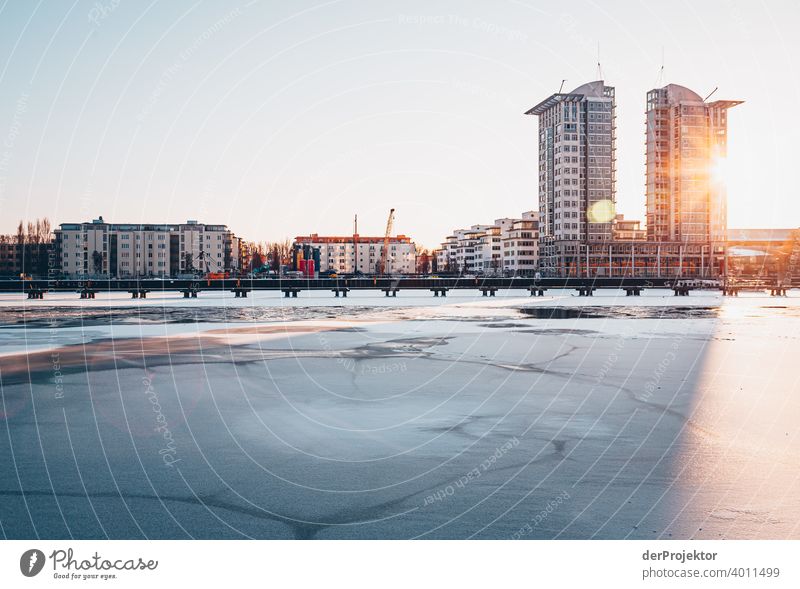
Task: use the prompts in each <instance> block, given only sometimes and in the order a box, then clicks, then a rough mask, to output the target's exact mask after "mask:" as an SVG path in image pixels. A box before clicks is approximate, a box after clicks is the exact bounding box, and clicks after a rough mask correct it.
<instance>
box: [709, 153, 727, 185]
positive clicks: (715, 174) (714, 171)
mask: <svg viewBox="0 0 800 589" xmlns="http://www.w3.org/2000/svg"><path fill="white" fill-rule="evenodd" d="M730 174H731V170H730V166H729V165H728V158H725V157H722V156H718V157H715V158H713V159H712V160H711V181H712V182H714V183H715V184H722V185H725V186H727V184H728V180H729V178H730Z"/></svg>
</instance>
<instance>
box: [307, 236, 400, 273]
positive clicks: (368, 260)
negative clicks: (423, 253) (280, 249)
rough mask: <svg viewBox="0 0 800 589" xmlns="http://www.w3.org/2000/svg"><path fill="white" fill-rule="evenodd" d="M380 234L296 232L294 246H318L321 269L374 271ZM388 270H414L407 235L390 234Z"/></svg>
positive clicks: (327, 270)
mask: <svg viewBox="0 0 800 589" xmlns="http://www.w3.org/2000/svg"><path fill="white" fill-rule="evenodd" d="M383 241H384V238H383V237H364V236H362V235H358V234H354V235H351V236H347V237H330V236H321V235H317V234H316V233H312V234H311V235H306V236H298V237H296V238H295V240H294V245H295V248H296V247H298V246H301V247H302V246H308V247H310V248H311V249H319V253H320V261H319V268H318V270H319V271H320V272H337V273H342V274H356V273H362V274H374V273H375V272H377V271H378V267H379V265H380V261H381V253H382V252H383ZM386 265H387V268H386V273H387V274H413V273H414V272H415V270H416V249H415V245H414V242H413V241H411V238H410V237H407V236H405V235H398V236H396V237H390V238H389V252H388V256H387V262H386Z"/></svg>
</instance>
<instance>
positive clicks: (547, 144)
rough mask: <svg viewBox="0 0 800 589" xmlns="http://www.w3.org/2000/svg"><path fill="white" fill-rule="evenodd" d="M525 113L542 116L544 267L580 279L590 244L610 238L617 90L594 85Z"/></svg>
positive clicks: (600, 83)
mask: <svg viewBox="0 0 800 589" xmlns="http://www.w3.org/2000/svg"><path fill="white" fill-rule="evenodd" d="M525 114H528V115H537V116H538V117H539V213H540V215H541V217H540V234H539V235H540V238H539V254H540V265H541V267H542V269H543V270H544V271H545V272H547V273H549V274H556V275H570V274H576V273H578V272H579V271H580V267H581V264H582V260H584V254H583V253H582V252H584V251H585V248H587V247H588V246H589V244H592V243H602V242H610V241H611V239H612V221H613V219H614V214H615V211H614V207H615V200H616V155H615V139H616V117H615V99H614V88H613V87H611V86H606V84H605V82H604V81H603V80H598V81H595V82H590V83H588V84H584V85H583V86H580V87H578V88H576V89H575V90H573V91H572V92H569V93H566V94H563V93H560V92H559V93H557V94H553V95H552V96H550V97H549V98H547V99H545V100H543V101H542V102H540V103H539V104H537V105H536V106H534V107H533V108H532V109H530V110H529V111H527V112H526V113H525Z"/></svg>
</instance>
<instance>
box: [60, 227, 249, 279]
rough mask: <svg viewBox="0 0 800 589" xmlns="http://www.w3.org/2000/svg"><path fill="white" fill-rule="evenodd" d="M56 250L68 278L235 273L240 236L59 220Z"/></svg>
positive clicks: (218, 231) (193, 229) (225, 230)
mask: <svg viewBox="0 0 800 589" xmlns="http://www.w3.org/2000/svg"><path fill="white" fill-rule="evenodd" d="M55 251H56V255H57V257H58V259H59V267H60V269H61V273H62V274H63V275H64V276H66V277H83V276H108V277H111V278H135V277H149V276H162V277H164V276H180V275H183V274H196V273H203V274H205V273H208V272H233V273H235V272H238V271H239V270H240V269H241V266H240V257H239V256H240V248H239V240H238V238H236V237H235V236H234V235H233V233H232V232H231V231H230V230H229V229H228V228H227V227H226V226H225V225H206V224H203V223H198V222H197V221H187V222H186V223H182V224H117V223H106V222H105V221H103V218H102V217H100V218H98V219H95V220H93V221H92V222H91V223H88V222H87V223H62V224H61V225H60V227H59V229H57V230H56V231H55Z"/></svg>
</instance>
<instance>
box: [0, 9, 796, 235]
mask: <svg viewBox="0 0 800 589" xmlns="http://www.w3.org/2000/svg"><path fill="white" fill-rule="evenodd" d="M798 16H800V6H798V5H797V4H796V3H795V2H794V1H790V0H770V1H752V0H751V1H743V0H742V1H739V0H727V1H726V0H705V1H703V2H690V1H686V0H675V1H674V2H671V3H669V4H665V3H664V2H663V1H650V0H646V1H636V0H627V1H614V0H612V1H603V2H587V1H582V0H573V1H572V2H569V3H561V2H552V1H550V2H539V1H536V0H528V1H506V0H492V1H489V0H485V1H481V2H478V1H474V2H468V1H460V2H459V1H453V2H431V1H427V2H417V1H413V0H407V1H403V2H389V1H384V2H374V1H369V0H362V1H353V0H340V1H336V0H328V1H318V0H313V1H292V2H277V1H258V0H244V1H237V0H234V1H230V2H194V1H191V0H190V1H185V2H184V1H174V2H150V1H148V0H144V1H139V0H137V1H133V0H93V1H86V2H83V1H79V2H74V3H73V2H69V1H62V2H59V1H55V0H50V1H47V2H45V1H40V2H37V1H33V0H30V1H27V0H25V1H23V0H19V1H17V0H0V233H8V232H13V230H14V228H15V227H16V224H17V222H18V220H19V219H32V218H36V217H44V216H47V217H49V218H50V219H51V221H52V222H53V223H54V224H58V223H64V222H79V221H85V220H91V219H92V218H96V217H97V216H99V215H102V216H103V217H104V219H105V220H106V221H111V222H119V223H139V222H144V223H163V222H183V221H186V220H188V219H196V220H199V221H201V222H206V223H223V224H227V225H229V226H230V228H231V229H232V230H233V231H235V232H236V233H237V234H238V235H240V236H242V237H244V238H245V239H248V240H254V241H262V240H265V241H266V240H280V239H283V238H285V237H289V238H293V237H295V236H297V235H304V234H309V233H319V234H334V235H347V234H350V233H352V231H353V218H354V215H356V214H357V215H358V229H359V233H361V234H362V235H382V234H383V232H384V229H385V225H386V219H387V216H388V212H389V209H390V208H395V209H396V219H395V232H396V233H403V234H406V235H410V236H412V237H413V238H414V239H415V240H416V241H417V242H418V243H420V244H422V245H424V246H427V247H435V246H436V245H438V243H439V242H441V241H442V239H443V238H444V237H445V236H446V235H447V234H449V233H450V232H451V231H452V230H453V229H455V228H458V227H465V226H469V225H473V224H486V223H490V222H492V221H493V220H494V219H496V218H500V217H513V216H519V214H520V213H521V212H522V211H525V210H535V209H536V208H537V206H538V196H537V179H536V178H537V139H536V138H537V121H536V118H535V117H530V116H525V115H524V114H523V113H524V112H525V111H526V110H527V109H529V108H530V107H531V106H533V105H535V104H536V103H538V102H539V101H541V100H542V99H544V98H546V97H547V96H549V95H550V94H552V93H554V92H557V91H558V90H559V87H560V86H561V83H562V80H566V81H565V82H564V90H565V91H568V90H571V89H573V88H576V87H577V86H579V85H581V84H583V83H584V82H588V81H592V80H595V79H597V78H598V77H602V78H603V79H605V81H606V83H607V84H608V85H611V86H614V87H615V88H616V93H617V123H618V127H617V137H618V142H617V147H618V151H617V155H618V160H617V176H618V185H617V211H618V212H621V213H624V214H625V215H626V217H629V218H640V219H641V218H644V130H645V127H644V110H645V95H646V92H647V91H648V90H650V89H651V88H654V87H656V86H663V85H666V84H668V83H676V84H681V85H684V86H687V87H689V88H691V89H693V90H695V91H696V92H697V93H698V94H700V95H701V96H706V95H708V94H710V93H711V92H712V91H713V90H714V89H715V88H718V90H717V91H716V93H715V94H714V99H731V100H744V101H745V103H744V104H742V105H740V106H737V107H736V108H734V109H733V110H731V111H730V114H729V134H730V138H729V161H728V165H727V166H726V170H727V171H728V178H727V181H728V194H729V203H728V217H729V226H730V227H746V226H751V227H797V226H800V198H798V188H797V181H796V179H795V169H796V166H797V165H796V163H795V159H796V153H797V147H796V141H797V137H798V136H800V117H798V116H797V115H796V113H795V111H796V110H797V106H796V105H797V104H798V102H800V73H799V72H800V70H798V68H797V65H796V58H797V56H798V55H800V41H799V40H798V36H797V34H796V25H797V22H798V20H799V19H798ZM598 58H599V62H600V67H599V68H598ZM662 65H663V71H662Z"/></svg>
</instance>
